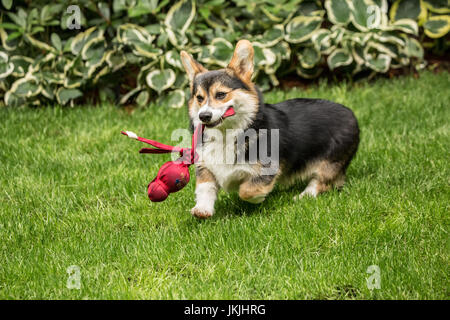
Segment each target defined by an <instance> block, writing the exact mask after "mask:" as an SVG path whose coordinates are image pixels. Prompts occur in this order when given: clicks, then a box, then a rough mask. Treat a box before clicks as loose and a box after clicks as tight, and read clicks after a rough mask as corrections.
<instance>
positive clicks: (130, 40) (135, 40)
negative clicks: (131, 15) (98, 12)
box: [117, 23, 154, 45]
mask: <svg viewBox="0 0 450 320" xmlns="http://www.w3.org/2000/svg"><path fill="white" fill-rule="evenodd" d="M153 39H154V37H153V36H152V35H151V34H150V33H149V32H148V31H147V29H145V28H143V27H141V26H138V25H136V24H132V23H125V24H123V25H120V26H119V28H118V29H117V41H118V42H119V43H122V44H127V45H139V44H143V43H145V44H151V43H152V41H153Z"/></svg>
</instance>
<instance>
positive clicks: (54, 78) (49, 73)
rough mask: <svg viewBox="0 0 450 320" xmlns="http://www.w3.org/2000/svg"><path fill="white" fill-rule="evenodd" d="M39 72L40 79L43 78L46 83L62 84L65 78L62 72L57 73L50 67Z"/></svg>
mask: <svg viewBox="0 0 450 320" xmlns="http://www.w3.org/2000/svg"><path fill="white" fill-rule="evenodd" d="M40 74H41V75H42V80H45V82H47V83H54V84H63V83H64V80H65V78H66V77H65V76H64V74H63V73H57V72H55V70H52V69H47V70H42V71H41V72H40Z"/></svg>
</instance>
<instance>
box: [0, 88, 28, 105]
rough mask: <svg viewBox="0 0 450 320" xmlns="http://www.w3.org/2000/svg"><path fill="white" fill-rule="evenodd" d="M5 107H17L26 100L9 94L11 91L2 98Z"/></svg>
mask: <svg viewBox="0 0 450 320" xmlns="http://www.w3.org/2000/svg"><path fill="white" fill-rule="evenodd" d="M4 101H5V105H7V106H10V107H19V106H22V105H24V104H25V103H26V98H24V97H19V96H18V95H16V94H14V93H12V92H11V90H9V91H7V92H6V93H5V97H4Z"/></svg>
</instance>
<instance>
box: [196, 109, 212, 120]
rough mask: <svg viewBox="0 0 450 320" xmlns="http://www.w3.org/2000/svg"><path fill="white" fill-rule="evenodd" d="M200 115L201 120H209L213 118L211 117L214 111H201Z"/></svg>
mask: <svg viewBox="0 0 450 320" xmlns="http://www.w3.org/2000/svg"><path fill="white" fill-rule="evenodd" d="M198 117H199V118H200V120H202V121H203V122H209V120H211V118H212V112H210V111H203V112H200V114H199V115H198Z"/></svg>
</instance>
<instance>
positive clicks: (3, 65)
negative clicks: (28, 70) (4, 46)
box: [0, 51, 14, 80]
mask: <svg viewBox="0 0 450 320" xmlns="http://www.w3.org/2000/svg"><path fill="white" fill-rule="evenodd" d="M13 71H14V64H13V63H12V62H10V61H9V57H8V55H7V54H6V53H4V52H2V51H0V80H1V79H4V78H6V77H7V76H9V75H10V74H11V73H12V72H13Z"/></svg>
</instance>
